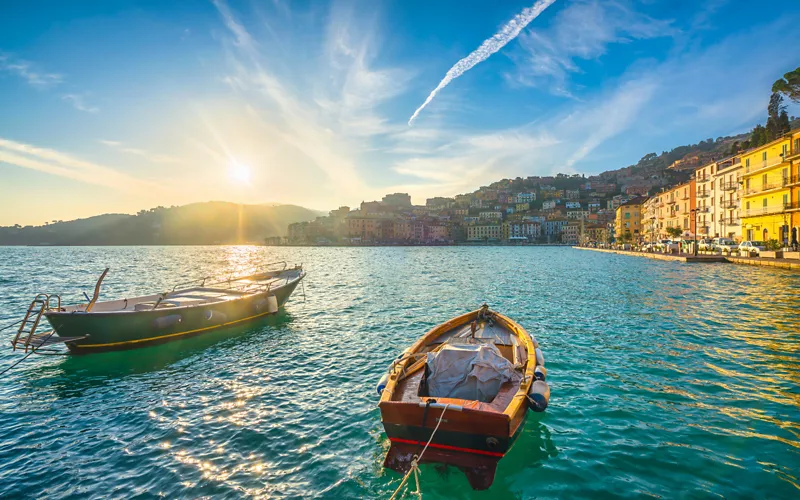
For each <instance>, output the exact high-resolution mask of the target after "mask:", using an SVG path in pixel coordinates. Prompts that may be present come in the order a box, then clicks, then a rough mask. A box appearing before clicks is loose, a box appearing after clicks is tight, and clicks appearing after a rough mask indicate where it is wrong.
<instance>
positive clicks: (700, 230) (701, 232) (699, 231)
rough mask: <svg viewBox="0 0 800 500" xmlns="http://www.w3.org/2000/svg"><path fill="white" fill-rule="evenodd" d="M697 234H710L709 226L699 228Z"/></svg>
mask: <svg viewBox="0 0 800 500" xmlns="http://www.w3.org/2000/svg"><path fill="white" fill-rule="evenodd" d="M697 232H698V233H700V234H708V226H699V227H698V228H697Z"/></svg>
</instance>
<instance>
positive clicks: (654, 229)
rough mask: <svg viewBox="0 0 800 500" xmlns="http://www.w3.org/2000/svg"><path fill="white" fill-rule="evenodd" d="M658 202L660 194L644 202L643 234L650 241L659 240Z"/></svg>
mask: <svg viewBox="0 0 800 500" xmlns="http://www.w3.org/2000/svg"><path fill="white" fill-rule="evenodd" d="M658 203H659V196H658V195H654V196H651V197H649V198H647V200H645V201H644V203H642V221H641V222H642V232H643V233H644V234H643V235H642V236H643V238H644V240H645V241H647V242H648V243H653V242H655V241H656V240H658V237H659V230H658Z"/></svg>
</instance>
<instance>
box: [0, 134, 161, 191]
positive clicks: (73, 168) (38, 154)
mask: <svg viewBox="0 0 800 500" xmlns="http://www.w3.org/2000/svg"><path fill="white" fill-rule="evenodd" d="M0 162H2V163H8V164H10V165H16V166H18V167H21V168H28V169H31V170H37V171H39V172H44V173H47V174H51V175H56V176H59V177H65V178H68V179H73V180H76V181H80V182H85V183H87V184H96V185H99V186H104V187H107V188H111V189H114V190H118V191H128V192H134V193H136V192H142V191H145V190H147V191H152V190H154V189H155V190H158V189H159V188H158V186H157V185H155V184H152V183H150V182H147V181H143V180H140V179H136V178H134V177H131V176H129V175H127V174H124V173H122V172H120V171H118V170H115V169H113V168H111V167H108V166H105V165H100V164H97V163H92V162H89V161H85V160H81V159H79V158H76V157H74V156H71V155H69V154H66V153H62V152H59V151H55V150H53V149H47V148H40V147H37V146H33V145H30V144H24V143H21V142H16V141H12V140H10V139H4V138H0Z"/></svg>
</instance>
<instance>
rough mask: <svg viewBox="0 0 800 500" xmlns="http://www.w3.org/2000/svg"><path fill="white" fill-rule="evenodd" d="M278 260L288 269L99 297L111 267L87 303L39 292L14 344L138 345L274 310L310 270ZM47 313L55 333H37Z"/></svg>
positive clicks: (74, 348) (80, 349) (83, 348)
mask: <svg viewBox="0 0 800 500" xmlns="http://www.w3.org/2000/svg"><path fill="white" fill-rule="evenodd" d="M273 264H282V265H283V268H282V269H280V268H279V269H275V270H264V271H261V272H258V273H256V274H251V275H248V276H241V277H231V278H228V279H224V280H219V281H214V282H212V279H210V278H205V279H202V280H198V281H197V282H196V283H187V284H183V285H177V286H175V287H174V288H173V289H172V290H171V291H168V292H163V293H155V294H151V295H144V296H140V297H129V298H122V299H117V300H110V301H99V300H98V297H99V294H100V285H101V283H102V281H103V278H104V277H105V275H106V273H107V272H108V269H106V271H105V272H104V273H103V275H102V276H101V277H100V280H99V281H98V282H97V285H96V286H95V293H94V297H93V298H92V299H90V300H89V301H88V303H84V304H78V305H72V306H62V305H61V299H60V297H59V296H58V295H46V294H40V295H39V296H37V297H36V299H34V301H33V302H32V303H31V305H30V307H29V309H28V312H27V314H26V315H25V318H24V319H23V320H22V321H21V325H20V327H19V330H18V332H17V335H16V338H15V339H14V340H13V341H12V345H13V347H14V349H24V350H25V351H26V352H28V351H33V352H37V351H40V350H42V351H46V350H47V348H50V347H52V346H53V345H55V344H65V345H66V346H67V348H68V349H69V351H70V352H72V353H91V352H103V351H115V350H123V349H135V348H138V347H144V346H147V345H152V344H158V343H162V342H169V341H173V340H178V339H181V338H186V337H190V336H194V335H200V334H203V333H206V332H209V331H212V330H217V329H220V328H223V327H228V326H233V325H238V324H242V323H244V322H246V321H251V320H255V319H257V318H261V317H264V316H267V315H270V314H275V313H277V312H278V310H279V309H280V308H281V307H282V306H283V305H284V303H286V301H287V300H289V296H290V295H291V294H292V292H293V291H294V289H295V288H296V287H297V285H298V284H299V283H300V281H301V280H302V279H303V277H304V276H305V273H304V272H303V269H302V267H301V266H295V267H293V268H289V267H288V266H287V265H286V263H285V262H280V263H273ZM270 266H272V264H267V265H266V266H265V267H266V269H269V267H270ZM87 298H88V297H87ZM42 317H44V318H46V320H47V322H49V323H50V325H51V326H52V328H53V329H52V331H47V332H43V333H39V332H38V330H37V327H38V326H39V324H40V321H41V318H42Z"/></svg>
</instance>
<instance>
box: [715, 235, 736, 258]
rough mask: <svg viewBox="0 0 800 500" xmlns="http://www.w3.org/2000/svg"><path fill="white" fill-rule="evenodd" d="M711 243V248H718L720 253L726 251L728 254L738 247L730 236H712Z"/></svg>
mask: <svg viewBox="0 0 800 500" xmlns="http://www.w3.org/2000/svg"><path fill="white" fill-rule="evenodd" d="M711 244H712V246H713V248H712V250H719V251H720V253H726V254H728V255H730V254H731V253H732V252H733V251H734V250H738V248H739V245H737V244H736V242H735V241H733V240H732V239H730V238H714V240H713V242H712V243H711Z"/></svg>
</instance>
